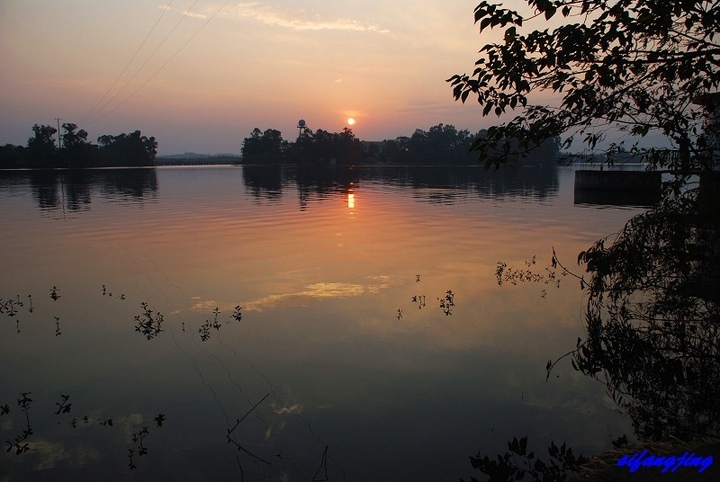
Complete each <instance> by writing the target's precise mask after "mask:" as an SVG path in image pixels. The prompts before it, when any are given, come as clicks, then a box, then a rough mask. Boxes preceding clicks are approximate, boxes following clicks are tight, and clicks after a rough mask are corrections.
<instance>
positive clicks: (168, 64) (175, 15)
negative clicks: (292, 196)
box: [0, 0, 517, 155]
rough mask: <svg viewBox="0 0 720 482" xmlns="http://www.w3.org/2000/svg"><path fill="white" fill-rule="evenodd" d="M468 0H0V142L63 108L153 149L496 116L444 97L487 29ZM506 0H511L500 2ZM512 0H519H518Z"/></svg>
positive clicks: (235, 147) (93, 133)
mask: <svg viewBox="0 0 720 482" xmlns="http://www.w3.org/2000/svg"><path fill="white" fill-rule="evenodd" d="M477 3H478V2H477V1H476V0H470V1H458V0H454V1H450V2H447V1H446V2H438V1H436V0H414V1H405V0H402V1H392V2H389V1H387V0H362V1H361V0H336V1H334V2H327V1H320V0H305V1H303V2H290V1H287V0H264V1H250V2H248V1H245V2H238V1H237V0H235V1H232V0H231V1H227V2H226V1H225V0H123V1H122V2H119V1H115V0H94V1H92V2H89V1H81V0H63V1H62V2H58V1H55V0H30V1H29V0H0V62H1V65H2V68H0V84H1V85H2V89H0V145H4V144H6V143H11V144H18V145H25V143H26V142H27V139H28V137H30V136H31V135H32V129H31V128H32V125H33V124H35V123H39V124H50V125H53V126H57V121H56V120H55V119H56V118H58V117H59V118H61V119H62V120H61V122H73V123H76V124H78V125H79V126H80V127H81V128H84V129H86V130H87V131H88V132H89V139H90V140H92V141H93V142H96V140H97V137H98V136H100V135H103V134H119V133H121V132H131V131H133V130H136V129H139V130H141V131H142V133H143V134H145V135H148V136H150V135H152V136H155V137H156V139H157V141H158V143H159V154H161V155H162V154H175V153H182V152H186V151H193V152H198V153H220V152H231V153H237V152H239V150H240V147H241V144H242V140H243V138H244V137H247V136H248V135H249V134H250V132H251V131H252V129H253V128H254V127H259V128H260V129H261V130H265V129H268V128H274V129H279V130H280V131H281V132H282V134H283V137H284V138H285V139H289V140H292V139H294V138H295V137H296V136H297V129H296V126H297V121H298V119H301V118H302V119H305V120H306V121H307V124H308V126H309V127H310V128H311V129H313V130H316V129H325V130H328V131H331V132H339V131H341V130H342V129H343V128H344V127H348V124H347V120H348V118H350V117H352V118H354V119H355V121H356V123H355V124H354V125H353V126H352V130H353V132H354V133H355V135H356V136H357V137H359V138H360V139H363V140H382V139H393V138H395V137H397V136H400V135H410V134H412V132H413V131H414V129H415V128H422V129H428V128H429V127H431V126H433V125H435V124H438V123H441V122H442V123H445V124H453V125H455V126H456V127H457V128H458V129H469V130H470V131H471V132H476V131H477V130H479V129H481V128H483V127H487V126H488V125H490V124H492V123H495V122H497V118H494V117H493V118H482V117H481V115H480V109H479V107H478V106H477V103H476V102H468V104H467V105H462V104H461V103H459V102H455V101H454V100H453V98H452V90H451V87H450V85H449V84H448V83H447V82H445V79H447V78H449V77H450V76H451V75H453V74H456V73H464V72H470V71H471V70H472V68H473V64H474V61H475V60H476V59H477V51H478V50H479V48H480V47H481V46H482V45H483V44H484V43H487V42H488V41H490V40H491V37H488V36H487V35H483V36H482V37H481V36H480V35H479V33H478V28H477V26H475V25H474V24H473V9H474V7H475V6H476V4H477ZM506 3H508V4H513V2H506ZM516 3H517V2H516Z"/></svg>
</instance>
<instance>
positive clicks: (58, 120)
mask: <svg viewBox="0 0 720 482" xmlns="http://www.w3.org/2000/svg"><path fill="white" fill-rule="evenodd" d="M55 120H56V121H57V123H58V130H57V135H58V149H60V121H61V120H62V119H61V118H60V117H56V118H55Z"/></svg>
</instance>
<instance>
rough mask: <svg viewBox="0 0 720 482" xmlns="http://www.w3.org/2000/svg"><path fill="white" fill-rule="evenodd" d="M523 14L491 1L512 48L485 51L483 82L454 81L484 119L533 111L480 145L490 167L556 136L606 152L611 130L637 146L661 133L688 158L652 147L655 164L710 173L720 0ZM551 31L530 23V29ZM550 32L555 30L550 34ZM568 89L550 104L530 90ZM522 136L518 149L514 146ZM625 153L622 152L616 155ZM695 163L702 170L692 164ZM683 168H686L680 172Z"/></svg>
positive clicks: (563, 4) (604, 0)
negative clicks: (602, 145)
mask: <svg viewBox="0 0 720 482" xmlns="http://www.w3.org/2000/svg"><path fill="white" fill-rule="evenodd" d="M525 3H526V4H527V6H528V7H529V9H530V10H532V14H530V15H521V14H520V13H518V12H517V11H515V10H511V9H507V8H503V5H502V4H492V3H490V2H487V1H483V2H482V3H480V4H479V5H478V6H477V7H476V8H475V21H476V22H477V23H479V24H480V31H481V32H484V31H486V30H488V29H494V28H501V29H504V37H503V41H502V42H501V43H491V44H487V45H485V46H483V47H482V48H481V49H480V54H481V58H480V59H479V60H477V62H476V64H475V69H474V71H473V73H472V74H471V75H466V74H462V75H454V76H452V77H451V78H450V79H448V82H450V83H451V84H452V86H453V94H454V97H455V99H456V100H461V101H463V102H465V101H466V100H467V99H468V98H469V97H470V96H473V97H476V98H477V101H478V102H479V104H480V105H481V106H482V113H483V115H484V116H487V115H490V114H492V113H494V114H496V115H498V116H499V115H502V114H504V113H506V112H508V111H509V110H517V109H520V110H521V111H522V112H521V113H520V114H519V115H517V116H515V117H514V118H513V119H512V120H510V121H508V122H506V123H505V124H502V125H500V126H497V127H493V128H491V129H489V130H488V135H487V136H486V137H485V138H483V139H479V140H478V142H476V143H475V145H474V149H475V150H477V151H479V152H480V155H481V157H482V158H484V159H485V160H486V164H487V165H488V166H489V165H496V166H497V165H499V164H500V163H502V162H504V161H505V160H506V159H507V157H508V156H513V155H517V154H518V153H519V152H522V150H523V149H527V148H528V146H529V145H532V144H539V143H541V142H542V141H543V140H544V139H547V138H549V137H552V136H557V135H564V136H567V137H566V139H565V142H564V147H566V148H568V147H570V146H571V145H572V144H573V142H574V141H575V140H576V138H580V140H581V141H582V142H583V143H584V144H585V145H587V146H588V147H590V148H594V147H595V146H596V144H597V143H598V142H600V141H601V140H603V139H604V138H605V136H606V134H607V133H608V132H610V131H620V132H622V133H625V134H628V135H629V136H630V137H631V138H634V139H635V140H637V139H639V138H640V137H643V136H646V135H648V134H649V133H661V134H663V135H665V136H667V137H668V138H669V139H670V140H671V141H672V142H673V144H674V146H675V147H676V149H677V151H678V153H679V154H678V155H676V156H674V157H671V156H668V155H662V154H663V153H662V152H659V150H657V149H647V150H645V151H644V152H643V153H644V154H645V155H646V159H647V160H650V161H652V162H653V163H654V164H655V165H657V166H661V167H662V166H667V165H668V164H669V163H671V162H672V161H674V160H677V159H678V158H679V160H680V161H683V162H684V168H685V169H691V168H695V169H708V168H709V167H710V165H711V164H712V162H713V159H712V157H713V156H712V149H713V148H715V149H717V133H715V135H713V134H712V133H711V132H708V130H707V129H705V130H703V129H702V127H703V126H702V124H703V121H704V119H705V118H706V113H707V110H710V111H716V110H717V109H718V107H720V105H719V104H720V102H718V101H717V97H714V96H713V95H712V93H713V92H716V91H717V88H718V84H719V83H720V42H719V41H718V39H717V38H716V37H717V36H718V32H720V3H718V2H717V1H714V0H615V1H613V0H526V1H525ZM533 21H534V23H535V24H536V25H537V24H539V28H537V29H535V30H532V29H530V28H526V27H527V25H528V24H531V23H533ZM549 25H552V26H555V27H554V28H548V26H549ZM541 91H546V92H553V93H556V94H558V97H559V101H558V103H557V105H538V104H533V103H532V102H531V100H530V97H529V96H530V94H533V93H537V92H541ZM512 138H517V139H519V140H520V143H519V144H518V149H513V148H512V147H511V146H510V144H509V143H508V139H512ZM615 148H617V146H615V145H611V147H610V149H609V151H610V152H612V150H613V149H615ZM691 160H692V161H693V163H692V164H690V161H691ZM673 167H676V166H673Z"/></svg>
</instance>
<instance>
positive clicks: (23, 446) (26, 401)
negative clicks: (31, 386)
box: [2, 392, 33, 455]
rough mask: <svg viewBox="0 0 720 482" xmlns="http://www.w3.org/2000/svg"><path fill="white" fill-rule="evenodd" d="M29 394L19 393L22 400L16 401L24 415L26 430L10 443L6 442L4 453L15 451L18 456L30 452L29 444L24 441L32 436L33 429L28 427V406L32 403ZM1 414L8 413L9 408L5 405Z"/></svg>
mask: <svg viewBox="0 0 720 482" xmlns="http://www.w3.org/2000/svg"><path fill="white" fill-rule="evenodd" d="M31 393H32V392H23V393H21V394H20V396H21V397H22V398H19V399H18V401H17V404H18V406H19V407H20V409H21V410H22V411H23V412H24V413H25V422H26V428H25V429H24V430H23V431H22V434H20V435H17V436H16V437H15V441H13V442H10V441H9V440H6V443H7V444H8V448H7V450H6V452H10V451H11V450H13V449H15V455H20V454H23V453H25V452H27V451H28V450H30V444H29V442H27V441H26V440H27V439H28V438H30V435H32V434H33V429H32V426H31V425H30V404H31V403H32V401H33V399H32V398H30V394H31ZM2 412H3V413H9V412H10V407H8V406H7V405H5V406H4V407H3V410H2Z"/></svg>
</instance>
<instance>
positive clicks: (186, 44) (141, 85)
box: [96, 0, 230, 120]
mask: <svg viewBox="0 0 720 482" xmlns="http://www.w3.org/2000/svg"><path fill="white" fill-rule="evenodd" d="M195 3H197V0H196V1H195ZM195 3H193V6H195ZM228 3H230V0H226V1H225V3H223V4H222V5H221V6H220V8H218V9H217V10H216V11H215V13H213V14H212V15H211V16H210V17H209V18H208V19H207V20H206V21H205V23H204V24H202V25H201V26H200V28H199V29H197V31H196V32H195V33H194V34H193V35H192V36H191V37H190V38H189V39H188V40H187V42H185V43H184V44H183V45H182V46H181V47H180V48H179V49H178V50H177V51H176V52H175V53H174V54H173V55H172V56H171V57H170V58H169V59H168V60H167V61H166V62H165V63H164V64H162V65H161V66H160V68H159V69H157V70H156V71H155V73H153V74H152V75H151V76H150V77H148V79H147V80H146V81H145V82H143V83H142V84H140V86H139V87H138V88H137V89H135V90H134V91H133V92H132V93H131V94H130V95H128V96H127V97H125V98H124V99H123V100H122V101H121V102H120V103H119V104H117V105H116V106H115V107H113V108H112V109H111V110H110V111H108V112H106V113H105V114H103V115H102V116H100V117H98V118H97V119H96V120H102V119H104V118H105V117H107V116H108V115H110V114H112V113H113V112H115V111H116V110H117V109H119V108H120V106H122V105H123V104H124V103H125V102H127V101H128V100H130V99H131V98H132V97H133V96H134V95H135V94H137V93H138V92H139V91H140V89H142V88H143V87H145V86H146V85H147V84H148V83H149V82H150V81H151V80H152V79H153V78H155V76H156V75H157V74H159V73H160V71H161V70H162V69H164V68H165V66H167V64H169V63H170V62H171V61H172V60H173V59H174V58H175V57H177V56H178V54H180V52H182V51H183V49H184V48H185V47H187V46H188V44H189V43H190V42H192V40H193V39H194V38H195V37H197V35H198V34H199V33H200V32H201V31H202V29H204V28H205V26H206V25H207V24H208V23H210V21H211V20H212V19H214V18H215V17H216V16H217V14H218V13H220V11H221V10H222V9H223V8H225V5H227V4H228ZM190 9H192V7H190ZM189 12H190V10H187V11H186V12H185V15H184V16H183V18H185V17H186V16H187V14H188V13H189ZM181 21H182V19H181ZM173 30H174V29H173ZM171 33H172V32H171ZM163 42H164V41H163ZM156 50H157V49H156ZM153 53H154V52H153ZM145 63H147V62H145ZM144 65H145V64H143V66H144ZM133 77H134V76H133ZM130 80H132V79H130ZM125 85H127V83H126V84H125ZM123 88H124V87H123ZM118 93H119V92H118ZM116 96H117V94H116ZM114 98H115V96H114V97H113V99H114ZM111 101H112V99H111Z"/></svg>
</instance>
